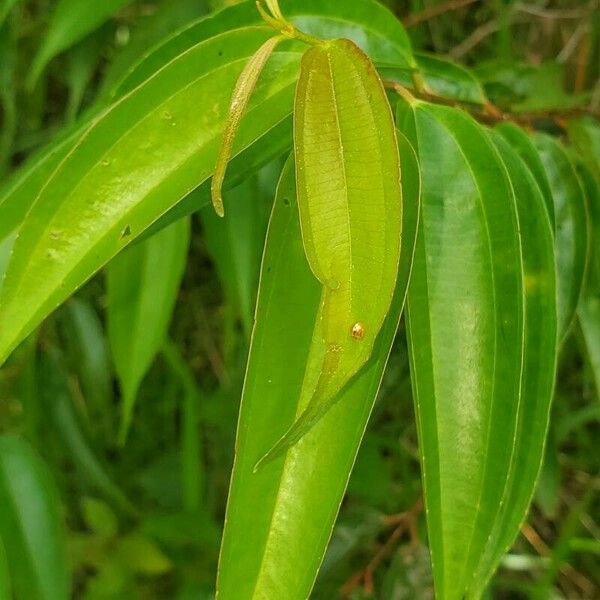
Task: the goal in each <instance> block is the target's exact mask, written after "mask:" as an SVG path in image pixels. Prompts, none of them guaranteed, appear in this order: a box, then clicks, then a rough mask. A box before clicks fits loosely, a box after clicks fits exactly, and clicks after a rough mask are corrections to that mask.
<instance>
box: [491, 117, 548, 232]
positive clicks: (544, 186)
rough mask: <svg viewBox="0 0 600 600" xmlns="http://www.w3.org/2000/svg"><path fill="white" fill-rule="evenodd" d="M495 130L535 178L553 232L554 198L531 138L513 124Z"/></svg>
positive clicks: (502, 125) (500, 126)
mask: <svg viewBox="0 0 600 600" xmlns="http://www.w3.org/2000/svg"><path fill="white" fill-rule="evenodd" d="M496 129H497V130H498V131H499V132H500V133H501V134H502V135H503V136H504V138H505V139H506V140H507V141H508V143H509V144H510V145H511V146H512V147H513V148H514V149H515V150H516V151H517V152H518V154H519V156H520V157H521V158H522V159H523V160H524V161H525V164H526V165H527V166H528V167H529V170H530V171H531V173H532V175H533V176H534V177H535V180H536V182H537V184H538V187H539V188H540V190H541V192H542V195H543V196H544V202H545V204H546V210H547V211H548V215H549V217H550V223H551V224H552V230H553V231H554V228H555V216H554V198H553V196H552V190H551V189H550V182H549V181H548V176H547V175H546V169H545V168H544V163H543V162H542V159H541V158H540V155H539V152H538V151H537V149H536V147H535V145H534V143H533V140H532V138H531V136H530V135H528V134H527V133H525V131H524V130H523V129H522V128H521V127H519V126H518V125H515V124H514V123H502V124H500V125H498V127H497V128H496Z"/></svg>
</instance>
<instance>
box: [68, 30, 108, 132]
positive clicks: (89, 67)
mask: <svg viewBox="0 0 600 600" xmlns="http://www.w3.org/2000/svg"><path fill="white" fill-rule="evenodd" d="M112 33H113V32H112V30H111V29H109V28H107V27H101V28H100V29H98V30H97V31H94V32H92V33H91V34H90V35H88V36H87V37H85V38H83V39H82V40H81V41H80V42H78V43H77V44H76V45H75V46H74V47H73V48H72V50H71V51H70V52H69V53H68V54H67V57H66V58H67V61H66V62H67V65H66V70H65V83H66V84H67V86H68V87H69V104H68V106H67V119H68V120H69V121H73V120H74V119H75V117H76V116H77V114H78V113H79V110H80V108H81V105H82V103H83V101H84V99H85V94H86V90H87V88H88V86H89V85H90V82H91V80H92V77H93V76H94V72H95V70H96V69H97V67H98V63H99V62H100V59H101V57H102V49H103V47H104V45H105V44H106V42H107V41H108V38H109V37H110V36H111V35H112Z"/></svg>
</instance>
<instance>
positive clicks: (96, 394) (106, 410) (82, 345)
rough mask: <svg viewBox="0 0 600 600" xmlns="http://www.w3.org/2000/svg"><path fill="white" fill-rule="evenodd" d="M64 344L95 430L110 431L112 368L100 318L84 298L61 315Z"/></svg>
mask: <svg viewBox="0 0 600 600" xmlns="http://www.w3.org/2000/svg"><path fill="white" fill-rule="evenodd" d="M60 324H61V330H62V332H63V345H64V348H65V354H66V358H67V361H68V363H69V367H70V369H71V371H72V372H74V373H75V374H76V375H77V377H78V379H79V383H80V385H81V390H82V393H83V396H84V398H85V401H86V406H87V409H88V411H89V414H90V417H91V419H92V420H93V422H94V429H95V430H96V431H100V432H101V434H102V435H107V434H109V432H110V429H111V427H110V423H109V419H110V416H111V408H112V398H113V393H112V369H111V364H110V356H109V351H108V344H107V343H106V338H105V335H104V330H103V327H102V323H101V322H100V317H99V316H98V314H97V313H96V311H95V310H94V308H93V307H92V306H91V305H90V304H89V303H88V302H86V301H85V300H83V299H81V298H72V299H71V300H69V302H67V303H66V304H65V306H64V310H63V311H61V313H60Z"/></svg>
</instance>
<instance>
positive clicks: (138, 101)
mask: <svg viewBox="0 0 600 600" xmlns="http://www.w3.org/2000/svg"><path fill="white" fill-rule="evenodd" d="M270 35H271V32H270V31H269V30H268V29H266V28H250V29H242V30H236V31H233V32H231V33H228V34H223V35H221V36H218V37H216V38H212V39H210V40H207V41H206V42H203V43H200V44H198V46H196V47H194V48H193V49H191V50H190V51H188V52H186V53H185V54H184V55H182V56H181V57H180V58H179V59H177V60H175V61H173V62H171V63H170V64H169V65H168V67H166V68H165V69H163V70H161V71H160V72H159V73H157V74H156V76H155V77H153V78H151V79H150V80H149V81H148V82H147V83H146V84H145V85H143V86H140V87H138V88H137V89H136V90H135V91H134V92H133V93H131V94H129V95H127V96H126V97H124V98H123V99H122V100H121V101H119V102H117V103H116V104H115V105H113V106H112V107H110V108H109V109H107V110H106V111H105V112H103V113H102V114H101V115H100V116H99V117H98V118H96V119H95V120H94V122H93V125H92V126H91V128H90V129H88V130H87V131H86V133H85V135H84V136H83V137H82V138H81V139H80V140H79V141H78V142H77V145H76V147H75V148H74V149H73V150H71V151H70V153H69V154H68V156H67V157H66V159H65V160H63V162H62V163H61V164H60V166H59V168H58V169H57V170H56V171H54V173H53V175H52V176H51V178H50V180H49V181H47V182H46V184H45V186H44V187H43V190H42V191H41V192H40V194H39V196H38V199H37V200H36V202H35V205H34V207H33V209H32V210H31V211H30V212H29V213H28V216H27V219H26V221H25V222H24V224H23V225H22V226H21V228H20V230H19V237H18V241H17V243H16V244H15V246H14V253H13V256H12V260H11V263H10V266H9V268H8V270H7V276H6V280H5V283H4V286H3V288H2V294H1V295H0V307H1V310H0V362H3V361H4V359H5V358H6V356H7V355H8V353H9V352H10V351H11V350H12V348H14V346H15V345H16V344H17V343H18V342H19V341H20V340H21V339H23V338H24V337H25V336H26V335H27V333H28V331H30V330H31V329H33V327H35V325H36V324H37V323H39V321H40V320H41V319H43V318H44V317H45V316H46V315H47V314H48V313H49V312H50V311H52V310H53V309H54V308H55V307H56V306H57V305H58V304H60V302H62V301H63V300H64V299H65V298H66V297H68V296H69V295H70V294H71V293H72V292H73V291H74V290H75V289H77V288H78V287H79V286H80V285H81V284H82V283H84V282H85V281H86V280H87V279H88V278H89V277H90V276H91V275H92V274H93V273H94V272H96V271H97V270H98V269H99V268H100V267H101V266H102V265H103V264H105V263H106V262H107V261H108V260H110V258H112V257H113V256H114V255H115V254H117V253H118V252H119V251H120V250H121V249H123V248H124V246H126V245H127V244H128V243H129V242H130V241H131V240H133V239H135V238H136V237H137V236H138V235H139V234H140V233H141V232H142V231H144V230H145V229H146V228H147V227H148V226H149V225H150V224H151V223H152V222H153V221H155V220H156V219H157V218H158V217H159V216H160V215H162V214H163V213H165V212H166V211H167V210H168V209H169V208H171V207H172V206H173V205H174V204H176V203H177V202H178V201H179V200H180V199H181V198H182V197H184V196H185V195H186V194H187V193H189V191H190V190H191V189H193V188H194V187H196V186H197V185H198V184H200V183H202V182H203V181H206V180H208V178H209V176H210V174H211V172H212V169H213V167H214V164H215V159H216V146H217V144H218V140H219V139H220V135H221V132H222V128H223V121H224V118H225V112H226V110H227V106H228V103H229V96H230V93H231V89H232V87H233V85H234V83H235V81H236V79H237V77H238V76H239V73H240V71H241V69H242V67H243V65H244V64H245V62H246V61H247V60H248V57H249V56H250V55H251V54H252V53H253V52H254V50H255V49H256V47H257V46H258V45H260V43H262V42H263V41H264V40H265V39H266V38H267V37H269V36H270ZM298 62H299V55H298V53H297V52H286V51H282V52H276V53H275V55H274V56H273V59H272V61H271V62H270V63H269V65H268V66H267V71H269V74H267V73H265V77H264V78H263V79H262V80H261V83H260V84H259V87H258V89H257V90H256V92H255V94H254V95H253V99H252V101H251V103H250V107H249V109H248V111H247V113H246V116H245V117H244V118H243V122H242V126H241V129H240V133H239V135H238V140H237V143H236V146H235V154H238V153H241V152H242V151H243V150H244V149H246V148H248V147H252V145H253V143H254V142H255V141H256V140H259V141H260V138H261V137H262V136H265V135H266V134H268V133H269V132H271V130H273V129H277V126H278V125H280V124H281V123H282V122H284V121H286V117H287V116H288V115H289V113H290V110H291V101H292V95H293V83H294V82H295V79H296V75H297V69H298ZM275 75H276V77H275ZM207 98H210V103H211V104H210V106H211V110H207V111H204V112H200V113H198V111H197V107H198V106H204V105H205V104H203V103H205V102H206V99H207ZM192 107H196V108H195V109H194V110H192ZM267 137H268V136H267ZM276 151H277V152H278V153H279V152H281V148H280V147H278V148H276ZM269 158H272V155H271V156H268V157H266V159H263V160H264V162H267V161H268V159H269ZM240 160H241V161H243V157H242V158H240Z"/></svg>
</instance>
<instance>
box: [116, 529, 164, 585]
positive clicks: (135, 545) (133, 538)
mask: <svg viewBox="0 0 600 600" xmlns="http://www.w3.org/2000/svg"><path fill="white" fill-rule="evenodd" d="M116 553H117V555H118V557H119V559H120V561H121V562H122V563H123V564H125V565H127V566H128V567H129V568H130V569H131V570H133V571H134V572H135V573H139V574H140V575H146V576H150V577H152V576H154V577H156V576H158V575H164V574H165V573H168V572H169V571H170V570H171V569H172V568H173V565H172V563H171V561H170V560H169V559H168V557H166V556H165V555H164V554H163V552H162V551H161V550H160V548H158V546H156V544H154V542H152V540H150V539H148V538H147V537H145V536H143V535H141V534H139V533H132V534H130V535H128V536H127V537H125V538H123V539H122V540H119V544H118V546H117V548H116Z"/></svg>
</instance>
